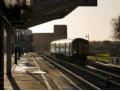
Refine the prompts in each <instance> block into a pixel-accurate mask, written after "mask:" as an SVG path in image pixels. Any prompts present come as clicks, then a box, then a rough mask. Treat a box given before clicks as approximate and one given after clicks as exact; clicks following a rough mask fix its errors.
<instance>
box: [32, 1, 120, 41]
mask: <svg viewBox="0 0 120 91" xmlns="http://www.w3.org/2000/svg"><path fill="white" fill-rule="evenodd" d="M119 15H120V0H98V6H97V7H85V6H79V7H78V8H76V9H75V10H74V11H73V12H71V13H70V14H69V15H67V16H66V17H64V18H63V19H59V20H53V21H50V22H47V23H44V24H41V25H38V26H35V27H32V28H30V29H31V30H32V32H33V33H45V32H46V33H47V32H53V26H54V25H55V24H58V25H61V24H62V25H63V24H66V25H67V28H68V30H67V36H68V38H70V39H72V38H86V37H85V36H86V35H88V34H89V40H90V41H93V40H96V41H103V40H112V38H111V35H112V26H111V24H110V22H111V20H112V19H113V18H116V17H117V16H119Z"/></svg>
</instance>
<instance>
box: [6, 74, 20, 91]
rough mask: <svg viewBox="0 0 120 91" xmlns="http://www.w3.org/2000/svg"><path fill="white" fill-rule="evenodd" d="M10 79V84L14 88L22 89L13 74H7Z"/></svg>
mask: <svg viewBox="0 0 120 91" xmlns="http://www.w3.org/2000/svg"><path fill="white" fill-rule="evenodd" d="M7 77H8V79H9V81H10V84H11V86H12V87H13V89H14V90H20V88H19V86H18V85H17V83H16V81H15V79H14V78H13V76H12V75H7Z"/></svg>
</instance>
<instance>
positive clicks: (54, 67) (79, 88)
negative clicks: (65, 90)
mask: <svg viewBox="0 0 120 91" xmlns="http://www.w3.org/2000/svg"><path fill="white" fill-rule="evenodd" d="M47 63H48V62H47ZM48 64H49V65H50V66H51V67H53V68H55V67H54V66H53V65H52V64H50V63H48ZM55 70H56V71H57V72H59V73H60V74H61V75H62V76H63V77H64V78H65V79H66V80H67V81H68V82H69V83H71V84H72V85H73V86H74V87H76V88H77V89H79V90H82V89H81V88H80V87H78V86H77V85H76V84H75V83H74V82H73V81H71V80H70V79H69V78H68V77H67V76H65V75H64V74H63V73H62V72H61V71H59V70H58V69H57V68H55ZM57 86H58V88H59V87H60V86H59V85H58V84H57ZM60 89H61V87H60Z"/></svg>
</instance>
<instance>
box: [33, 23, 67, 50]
mask: <svg viewBox="0 0 120 91" xmlns="http://www.w3.org/2000/svg"><path fill="white" fill-rule="evenodd" d="M66 38H67V26H66V25H54V33H34V34H33V43H32V46H33V50H34V51H35V52H44V51H49V50H50V42H51V41H54V40H58V39H66Z"/></svg>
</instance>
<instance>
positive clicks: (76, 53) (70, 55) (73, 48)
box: [50, 38, 89, 63]
mask: <svg viewBox="0 0 120 91" xmlns="http://www.w3.org/2000/svg"><path fill="white" fill-rule="evenodd" d="M88 50H89V42H88V40H85V39H82V38H75V39H61V40H56V41H52V42H51V43H50V55H51V56H56V57H62V58H65V59H69V60H73V59H75V60H77V61H79V62H80V63H84V62H85V61H86V60H87V55H88Z"/></svg>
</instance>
